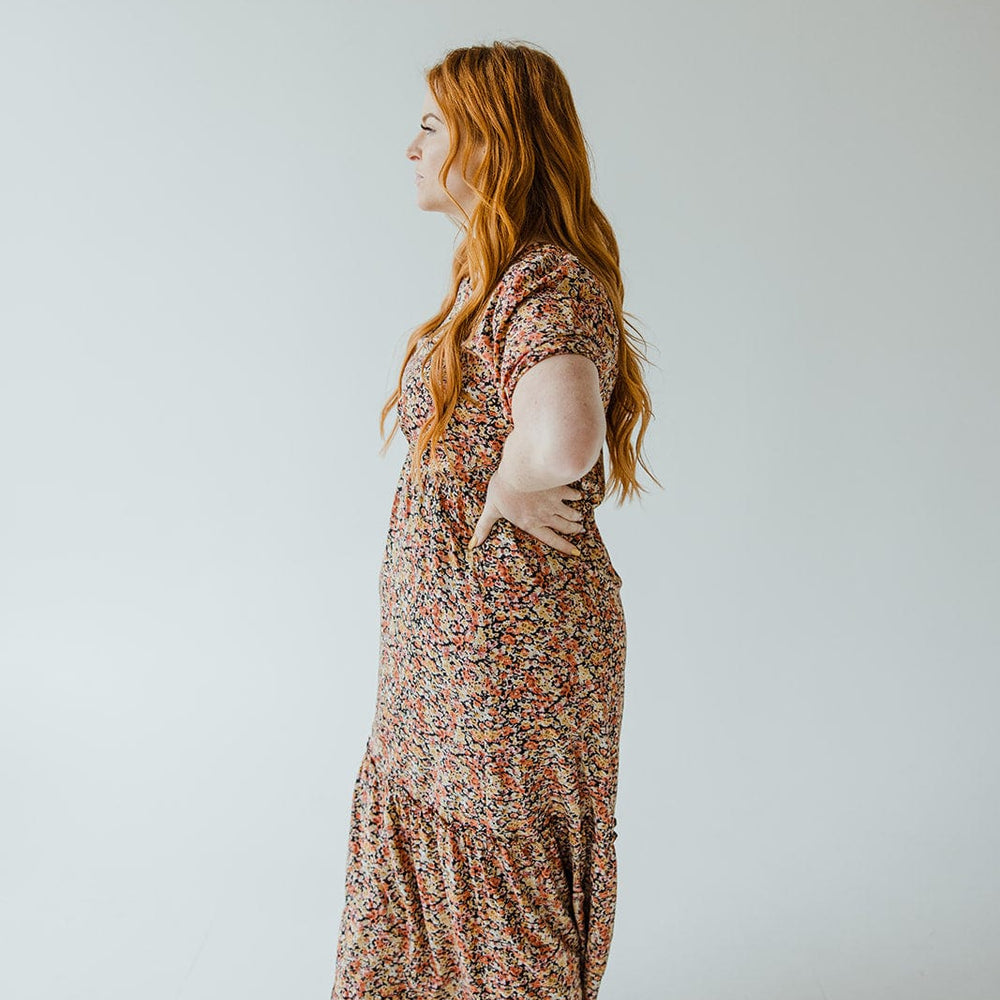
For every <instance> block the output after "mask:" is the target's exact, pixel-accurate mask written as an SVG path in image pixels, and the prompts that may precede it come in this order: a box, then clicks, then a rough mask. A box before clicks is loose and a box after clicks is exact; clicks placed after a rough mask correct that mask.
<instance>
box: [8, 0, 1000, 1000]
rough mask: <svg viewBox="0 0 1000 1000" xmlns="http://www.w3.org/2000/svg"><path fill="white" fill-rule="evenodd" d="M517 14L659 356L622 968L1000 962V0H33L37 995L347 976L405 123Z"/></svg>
mask: <svg viewBox="0 0 1000 1000" xmlns="http://www.w3.org/2000/svg"><path fill="white" fill-rule="evenodd" d="M508 38H523V39H527V40H529V41H532V42H535V43H537V44H540V45H543V46H545V47H546V48H547V49H548V51H549V52H550V53H551V54H552V55H553V56H554V57H555V58H556V59H557V60H558V61H559V62H560V64H561V66H562V67H563V69H564V71H565V72H566V75H567V77H568V79H569V81H570V84H571V86H572V87H573V91H574V96H575V99H576V103H577V107H578V109H579V112H580V115H581V118H582V120H583V124H584V128H585V131H586V133H587V137H588V140H589V142H590V146H591V150H592V153H593V159H594V168H595V174H594V182H595V195H596V197H597V200H598V203H599V204H600V205H601V206H602V208H603V209H604V210H605V212H606V213H607V214H608V216H609V218H610V220H611V222H612V224H613V225H614V226H615V229H616V232H617V234H618V238H619V241H620V245H621V254H622V268H623V273H624V277H625V281H626V288H627V295H626V304H625V307H626V309H627V310H628V311H629V312H630V313H631V314H632V315H633V316H635V317H636V318H637V321H638V322H639V324H640V328H641V329H642V330H643V332H644V333H645V334H646V336H647V337H648V338H649V340H650V343H651V344H652V347H653V355H652V356H653V360H654V361H655V363H656V365H657V367H656V368H655V369H654V370H653V371H651V373H650V386H651V389H652V391H653V394H654V401H655V405H656V411H657V421H656V423H655V425H654V427H653V429H652V430H651V432H650V437H649V447H650V455H651V458H652V460H653V463H654V466H655V469H656V471H657V473H658V475H659V477H660V479H661V480H662V482H663V485H664V488H663V489H662V490H655V489H654V490H653V491H652V492H651V493H650V494H648V496H647V498H646V499H645V500H644V501H643V503H642V504H633V505H631V506H628V507H625V508H622V509H617V508H615V507H614V506H613V505H612V504H608V505H607V506H606V507H605V508H603V509H602V511H600V512H599V523H600V525H601V528H602V531H603V533H604V535H605V539H606V541H607V543H608V546H609V549H610V550H611V554H612V558H613V560H614V562H615V565H616V567H617V568H618V570H619V572H620V573H621V575H622V576H623V577H624V580H625V584H624V588H623V592H622V595H623V600H624V601H625V605H626V613H627V615H628V620H629V659H628V669H627V690H626V707H625V720H624V728H623V735H622V747H621V775H620V784H619V798H618V825H619V839H618V841H617V848H618V858H619V877H620V886H619V898H618V912H617V920H616V925H615V936H614V941H613V945H612V954H611V960H610V963H609V966H608V970H607V974H606V976H605V980H604V985H603V988H602V991H601V995H602V998H604V997H606V998H607V1000H661V998H669V1000H887V998H905V1000H942V998H948V1000H980V998H981V1000H987V998H989V1000H995V998H996V997H997V996H998V995H1000V952H998V950H997V948H996V943H997V940H998V938H1000V865H998V864H997V844H998V838H1000V814H998V813H1000V804H998V803H1000V797H998V793H1000V781H998V765H997V761H998V754H1000V746H998V735H997V704H998V695H1000V685H998V681H997V665H998V660H1000V657H998V652H1000V642H998V639H1000V626H998V620H997V619H998V614H997V608H998V603H1000V602H998V598H1000V587H998V562H1000V560H998V557H1000V531H998V521H997V507H998V500H1000V496H998V493H1000V490H998V486H1000V475H998V468H997V458H998V444H1000V442H998V437H1000V433H998V428H1000V412H998V410H1000V405H998V361H1000V348H998V340H997V335H998V330H1000V322H998V318H1000V291H998V290H1000V274H998V272H1000V263H998V261H1000V196H998V184H997V178H998V177H1000V116H998V114H997V94H998V91H1000V71H998V67H1000V5H998V4H997V3H972V2H944V0H941V2H937V3H934V2H920V0H911V2H905V3H904V2H899V0H895V2H870V0H866V2H861V0H847V2H845V0H837V2H834V0H822V2H804V3H791V2H777V0H772V2H753V3H747V2H740V0H731V2H711V0H710V2H705V0H697V2H696V0H689V2H674V3H670V2H666V3H661V4H648V3H640V2H637V0H636V2H632V0H619V2H617V3H615V4H612V5H607V6H605V5H597V4H587V3H580V2H574V3H569V2H566V3H562V2H560V3H538V2H522V0H508V2H506V3H504V4H496V3H487V2H485V0H474V2H466V3H462V4H459V3H446V2H444V0H436V2H435V0H431V2H424V3H420V4H416V3H402V2H400V3H382V4H371V5H360V4H353V3H352V4H348V3H345V2H339V3H331V2H325V3H321V2H306V0H282V2H278V0H271V2H266V3H265V2H260V0H258V2H235V0H197V2H195V0H177V2H171V3H166V2H158V3H157V2H131V3H126V2H112V0H88V2H85V3H81V2H62V3H59V2H34V3H29V2H13V0H4V2H3V4H2V6H0V102H2V104H0V121H2V124H3V128H2V135H3V153H2V157H0V209H2V219H0V254H2V260H0V265H2V286H3V287H2V292H0V335H2V348H0V351H2V353H0V475H2V480H0V486H2V488H0V616H2V617H0V660H2V690H0V732H2V764H0V767H2V788H0V795H2V800H0V801H2V809H3V819H2V824H0V866H2V870H0V885H2V897H3V911H2V920H3V923H2V926H0V935H2V940H3V942H4V946H3V951H4V958H3V961H2V963H0V994H2V995H3V996H4V997H5V998H10V1000H52V998H54V997H57V996H65V997H74V998H79V1000H135V998H137V997H142V998H143V1000H224V998H236V997H239V998H240V1000H255V998H261V1000H273V998H277V997H282V998H292V997H294V998H302V1000H305V998H313V1000H325V998H326V997H328V996H329V990H330V986H331V984H332V977H333V958H334V949H335V945H336V933H337V924H338V920H339V917H340V910H341V907H342V905H343V889H344V887H343V878H344V866H345V861H346V843H347V823H348V813H349V807H350V797H351V792H352V788H353V781H354V777H355V773H356V770H357V766H358V764H359V762H360V759H361V755H362V752H363V749H364V744H365V740H366V738H367V733H368V730H369V727H370V724H371V718H372V713H373V709H374V697H375V678H376V669H377V639H378V636H377V632H378V609H377V603H376V599H377V593H376V578H377V572H378V564H379V561H380V559H381V554H382V546H383V543H384V533H385V529H386V526H387V522H388V512H389V504H390V500H391V494H392V489H393V486H394V484H395V479H396V475H397V472H398V468H399V463H400V461H401V460H402V445H401V443H400V442H399V441H397V442H396V443H395V444H394V445H393V448H392V450H391V451H390V453H389V455H388V457H387V458H384V459H383V458H380V457H379V456H378V448H379V445H380V439H379V436H378V430H377V413H378V410H379V408H380V407H381V405H382V402H383V400H384V398H385V396H386V394H387V393H388V391H389V389H390V388H391V385H392V383H393V380H394V379H395V376H396V372H397V367H398V363H399V359H400V357H401V348H402V345H403V342H404V340H405V338H406V335H407V334H408V333H409V331H410V330H411V329H412V328H413V327H415V326H416V325H417V324H418V323H419V322H421V321H423V320H424V319H426V318H427V317H428V316H429V315H431V314H432V313H433V312H434V311H435V310H436V308H437V306H438V305H439V303H440V302H441V299H442V297H443V295H444V293H445V291H446V289H447V283H448V269H449V263H450V258H451V254H452V251H453V247H454V243H455V230H454V227H453V226H452V224H451V223H450V222H449V221H448V220H447V219H446V218H445V217H443V216H441V215H435V214H427V213H422V212H421V211H420V210H418V209H417V208H416V203H415V196H414V190H413V170H412V166H411V164H409V163H408V161H407V160H406V158H405V155H404V150H405V148H406V146H407V144H408V143H409V141H410V139H411V138H412V136H413V135H414V134H415V132H416V128H417V124H418V117H419V112H420V108H421V103H422V101H423V94H424V80H423V71H424V69H425V68H427V67H429V66H430V65H431V64H432V63H433V62H435V61H436V60H437V59H438V58H440V57H441V56H442V55H443V54H444V53H445V52H446V51H447V49H449V48H451V47H452V46H456V45H464V44H472V43H480V42H491V41H493V40H494V39H508Z"/></svg>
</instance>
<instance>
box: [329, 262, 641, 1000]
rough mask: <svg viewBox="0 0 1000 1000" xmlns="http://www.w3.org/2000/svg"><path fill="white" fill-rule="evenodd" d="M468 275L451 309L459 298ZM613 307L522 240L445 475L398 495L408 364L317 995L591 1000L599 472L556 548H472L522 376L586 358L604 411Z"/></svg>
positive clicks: (607, 652) (613, 667)
mask: <svg viewBox="0 0 1000 1000" xmlns="http://www.w3.org/2000/svg"><path fill="white" fill-rule="evenodd" d="M468 291H469V286H468V278H465V279H463V281H462V284H461V286H460V288H459V299H458V301H457V302H456V308H457V307H458V305H459V304H460V303H461V302H463V301H464V300H465V298H466V297H467V296H468ZM618 336H619V334H618V331H617V328H616V324H615V318H614V312H613V310H612V307H611V303H610V300H609V299H608V297H607V293H606V292H605V291H604V289H603V287H602V286H601V284H600V283H599V282H598V280H597V279H596V277H595V276H594V275H593V273H592V272H590V271H589V270H588V269H587V268H586V267H585V266H584V265H583V264H582V263H581V261H580V260H579V259H578V258H577V257H576V256H575V255H574V254H572V253H570V252H568V251H567V250H565V249H563V248H562V247H559V246H557V245H555V244H552V243H535V244H531V245H530V246H529V247H528V248H526V250H525V251H524V252H522V254H521V255H520V256H519V257H518V258H517V259H516V260H515V261H514V262H513V263H512V264H511V265H510V266H509V267H508V268H507V270H506V271H505V272H504V274H503V276H502V278H501V280H500V281H499V282H498V284H497V286H496V288H495V289H494V290H493V293H492V295H491V297H490V302H489V306H488V308H487V311H486V313H485V314H484V317H483V319H482V321H481V322H480V324H479V325H478V328H477V330H476V331H475V332H474V334H473V335H472V336H471V337H470V339H469V340H468V341H467V343H466V345H465V348H464V354H463V368H462V380H463V384H462V394H461V398H460V400H459V403H458V406H457V409H456V410H455V413H454V416H453V417H452V419H451V421H450V422H449V425H448V428H447V431H446V435H445V438H444V441H443V442H442V445H441V448H442V454H443V457H444V459H445V463H446V466H445V467H446V469H447V473H446V474H443V475H437V476H431V475H428V476H426V477H425V479H424V482H423V484H422V485H421V487H420V488H419V489H416V488H414V487H413V485H412V484H411V483H410V481H409V469H410V463H411V462H413V461H416V460H417V456H416V455H415V454H414V447H413V442H414V441H415V438H416V434H417V432H418V430H419V428H420V426H421V425H422V423H423V422H424V421H425V420H426V418H427V417H428V415H429V414H430V412H431V399H430V394H429V392H428V390H427V387H426V384H425V383H424V381H423V378H422V369H423V363H424V361H425V359H426V354H427V350H428V349H429V344H427V343H424V344H422V345H421V347H420V348H418V351H417V352H416V354H415V355H414V357H413V358H412V359H411V361H410V363H409V365H408V366H407V369H406V371H405V372H404V378H403V392H402V397H401V399H400V402H399V406H398V412H399V416H400V424H401V427H402V430H403V432H404V434H405V435H406V438H407V440H408V441H409V442H410V449H409V453H408V454H407V456H406V458H405V459H404V462H403V468H402V471H401V474H400V477H399V481H398V484H397V487H396V493H395V497H394V499H393V504H392V512H391V515H390V525H389V532H388V538H387V541H386V547H385V557H384V560H383V563H382V568H381V573H380V576H379V595H380V601H381V621H382V637H381V653H380V660H379V674H378V692H377V697H376V708H375V718H374V722H373V724H372V730H371V735H370V736H369V738H368V742H367V745H366V747H365V751H364V754H363V756H362V759H361V765H360V768H359V771H358V776H357V780H356V782H355V786H354V795H353V800H352V808H351V823H350V835H349V843H348V853H347V876H346V892H345V897H346V898H345V905H344V908H343V911H342V915H341V920H340V930H339V938H338V943H337V957H336V971H335V981H334V986H333V992H332V994H331V997H332V1000H360V998H372V1000H373V998H379V1000H383V998H390V997H392V998H401V1000H402V998H407V1000H445V998H448V1000H455V998H459V1000H487V998H489V1000H501V998H503V1000H507V998H509V1000H529V998H530V1000H595V998H596V996H597V991H598V987H599V985H600V981H601V978H602V976H603V974H604V970H605V967H606V964H607V959H608V951H609V947H610V943H611V936H612V929H613V923H614V911H615V900H616V891H617V865H616V857H615V843H614V842H615V839H616V837H617V831H616V829H615V823H616V820H615V801H616V794H617V774H618V745H619V734H620V727H621V718H622V710H623V706H624V666H625V620H624V616H623V613H622V605H621V601H620V595H619V590H620V586H621V578H620V577H619V576H618V573H617V572H616V571H615V569H614V567H613V566H612V564H611V561H610V559H609V557H608V553H607V550H606V548H605V546H604V542H603V540H602V539H601V535H600V532H599V531H598V529H597V525H596V523H595V520H594V508H595V507H596V506H597V505H598V504H600V503H601V501H602V499H603V497H604V491H605V474H604V465H603V460H601V459H599V460H598V462H597V463H596V464H595V466H594V468H593V469H592V470H591V471H590V472H589V473H587V475H586V476H584V477H583V478H582V479H580V480H579V481H578V482H577V483H575V484H573V485H575V486H576V487H577V488H578V489H579V490H580V491H581V492H582V493H583V499H581V500H578V501H575V502H574V506H576V507H577V508H578V509H579V510H580V511H581V512H582V513H583V515H584V517H583V521H582V524H583V526H584V529H585V530H584V531H582V532H580V533H578V534H575V535H573V536H572V538H573V541H574V544H576V545H577V547H578V548H579V549H580V552H581V555H580V556H567V555H564V554H563V553H561V552H559V551H558V550H556V549H553V548H551V547H550V546H548V545H546V544H545V543H543V542H541V541H539V540H538V539H536V538H535V537H534V536H532V535H530V534H528V533H527V532H525V531H522V530H521V529H519V528H517V527H515V526H514V525H513V524H511V523H510V522H509V521H507V520H506V519H504V518H501V519H500V520H499V521H498V522H497V523H496V524H495V525H494V526H493V529H492V530H491V532H490V534H489V535H488V536H487V538H486V539H485V540H484V541H483V542H482V543H481V544H480V545H479V546H477V547H476V548H475V549H473V550H472V551H471V552H469V551H468V549H467V546H468V543H469V540H470V539H471V537H472V532H473V529H474V528H475V525H476V522H477V520H478V518H479V515H480V513H481V511H482V506H483V501H484V498H485V495H486V488H487V485H488V483H489V479H490V476H491V475H492V474H493V472H494V470H495V469H496V467H497V465H498V463H499V461H500V456H501V449H502V447H503V443H504V440H505V438H506V436H507V434H508V433H509V432H510V430H511V428H512V426H513V425H512V423H511V397H512V395H513V392H514V387H515V386H516V384H517V380H518V379H519V378H520V376H521V375H522V374H523V373H524V372H525V371H527V370H528V369H529V368H530V367H531V366H532V365H533V364H536V363H537V362H539V361H541V360H542V359H543V358H545V357H548V356H550V355H553V354H563V353H574V354H582V355H584V356H585V357H588V358H590V359H591V360H592V361H593V362H594V363H595V365H596V366H597V370H598V373H599V375H600V383H601V392H602V397H603V400H604V403H605V406H606V405H607V403H608V400H609V399H610V395H611V390H612V387H613V385H614V382H615V379H616V377H617V364H616V357H617V337H618Z"/></svg>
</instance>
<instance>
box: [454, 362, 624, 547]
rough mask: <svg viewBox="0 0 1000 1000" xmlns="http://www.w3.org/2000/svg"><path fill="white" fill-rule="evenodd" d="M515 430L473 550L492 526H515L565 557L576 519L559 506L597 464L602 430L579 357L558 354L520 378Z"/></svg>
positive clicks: (592, 377) (592, 375) (588, 371)
mask: <svg viewBox="0 0 1000 1000" xmlns="http://www.w3.org/2000/svg"><path fill="white" fill-rule="evenodd" d="M511 415H512V417H513V421H514V428H513V430H512V431H511V432H510V434H509V435H508V437H507V440H506V442H505V443H504V448H503V456H502V458H501V461H500V465H499V466H498V468H497V470H496V472H495V473H494V475H493V478H492V479H491V480H490V485H489V488H488V490H487V494H486V503H485V505H484V508H483V512H482V515H481V517H480V518H479V522H478V523H477V525H476V529H475V531H474V532H473V537H472V542H471V543H470V547H471V546H474V545H478V544H479V542H481V541H482V540H483V539H484V538H485V537H486V536H487V535H488V534H489V532H490V529H491V528H492V527H493V525H494V524H495V523H496V521H497V520H498V519H499V518H501V517H505V518H506V519H507V520H508V521H510V522H511V523H512V524H515V525H517V526H518V527H519V528H523V529H524V530H525V531H528V532H530V533H531V534H532V535H534V536H535V537H536V538H538V539H540V540H541V541H543V542H546V543H548V544H549V545H551V546H553V547H554V548H556V549H559V550H560V551H562V552H566V553H568V554H574V555H575V554H577V550H576V547H575V546H574V545H572V543H570V542H569V541H568V540H567V539H565V538H563V537H562V534H563V533H568V534H573V533H575V532H577V531H580V530H581V528H580V526H579V525H578V524H577V523H576V522H577V521H579V520H580V518H581V515H580V513H579V512H578V511H577V510H575V509H574V508H572V507H569V506H568V505H567V504H566V503H565V502H564V501H566V500H576V499H579V498H580V494H579V493H578V492H577V491H575V490H573V489H570V488H569V486H568V485H567V484H568V483H571V482H574V481H575V480H577V479H579V478H580V477H581V476H583V475H585V474H586V473H587V472H589V471H590V470H591V469H592V468H593V466H594V463H595V462H596V461H597V459H598V458H599V457H600V454H601V448H602V447H603V445H604V435H605V430H606V425H605V420H604V405H603V402H602V400H601V387H600V382H599V380H598V374H597V368H596V366H595V365H594V363H593V362H592V361H591V360H590V359H589V358H585V357H583V356H582V355H579V354H556V355H552V356H551V357H548V358H545V359H543V360H542V361H539V362H538V363H537V364H535V365H533V366H532V367H531V368H529V369H528V371H526V372H525V373H524V375H522V376H521V378H520V379H519V380H518V383H517V385H516V386H515V387H514V394H513V396H512V397H511Z"/></svg>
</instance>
